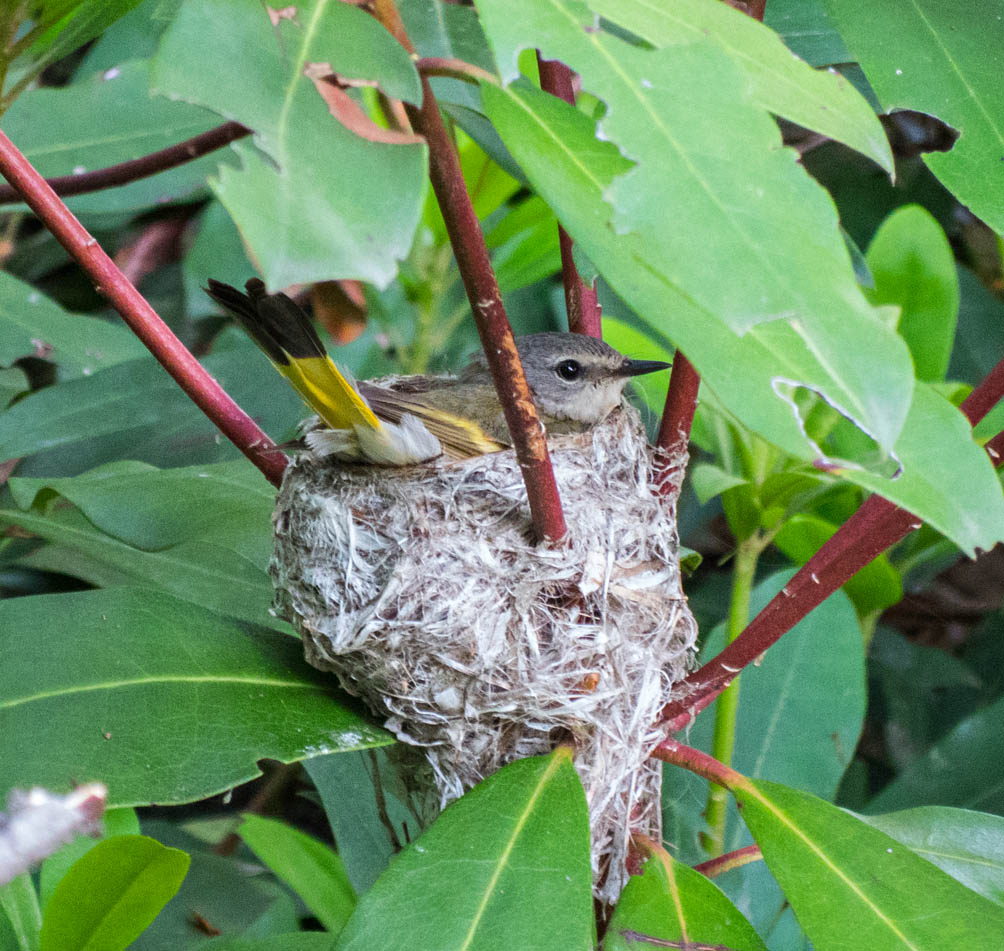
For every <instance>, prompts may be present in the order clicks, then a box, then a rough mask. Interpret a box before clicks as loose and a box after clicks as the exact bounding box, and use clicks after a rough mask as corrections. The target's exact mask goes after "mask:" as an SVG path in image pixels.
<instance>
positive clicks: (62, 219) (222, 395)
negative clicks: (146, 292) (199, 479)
mask: <svg viewBox="0 0 1004 951" xmlns="http://www.w3.org/2000/svg"><path fill="white" fill-rule="evenodd" d="M0 174H3V176H4V177H5V178H6V179H7V181H9V182H10V183H11V185H13V186H14V187H15V188H16V189H17V190H18V191H19V192H20V193H21V194H22V195H23V196H24V200H25V202H26V203H27V204H28V206H29V207H30V208H31V210H32V211H33V212H35V214H36V215H37V216H38V218H39V220H40V221H41V222H42V223H43V224H44V225H45V226H46V227H47V228H48V229H49V231H51V232H52V234H53V235H55V237H56V239H57V240H58V241H59V243H60V244H62V245H63V247H64V248H66V250H67V251H68V252H69V253H70V255H71V257H73V258H74V259H75V260H76V261H77V263H78V264H79V265H80V266H81V268H83V270H84V271H85V272H86V274H87V276H88V277H90V279H91V280H92V281H93V282H94V285H95V288H96V290H97V291H98V292H99V293H101V294H104V296H105V297H107V298H108V300H109V301H110V302H111V304H112V306H114V308H115V309H116V310H117V311H118V312H119V313H120V314H121V315H122V318H123V319H124V320H125V322H126V323H127V324H128V325H129V326H130V327H131V328H132V330H133V332H134V333H135V334H136V336H137V337H139V338H140V340H142V341H143V343H144V344H145V345H146V347H147V349H148V350H149V351H150V352H151V353H152V354H153V355H154V356H155V357H156V358H157V360H158V361H159V362H160V364H161V365H162V366H163V367H164V368H165V369H166V370H167V372H168V373H170V374H171V376H172V377H173V378H174V379H175V381H176V382H177V383H178V385H179V386H180V387H181V388H182V389H183V390H184V391H185V392H186V393H187V394H188V395H189V396H190V397H191V398H192V400H193V401H194V402H195V404H196V405H197V406H198V407H199V409H201V410H202V411H203V412H204V413H205V414H206V415H207V416H208V417H209V419H210V420H212V422H213V423H214V424H215V425H216V426H217V427H218V428H219V429H220V431H221V432H222V433H223V434H224V435H225V436H226V437H227V438H228V439H229V440H230V441H231V442H232V443H233V444H234V445H235V446H236V447H237V448H238V449H240V451H241V452H243V453H244V455H245V456H247V457H248V459H250V460H251V461H252V462H253V463H254V464H255V465H256V466H257V467H258V468H259V469H260V470H261V472H262V474H263V475H264V476H265V478H266V479H268V480H269V482H271V483H272V484H273V485H278V484H279V482H280V481H281V479H282V473H283V470H284V469H285V468H286V459H285V457H284V456H283V455H282V454H281V453H279V452H276V451H274V450H275V445H274V443H273V442H272V441H271V440H270V439H269V438H268V436H266V435H265V433H263V432H262V431H261V429H259V428H258V425H257V424H256V423H255V421H254V420H253V419H251V417H250V416H248V415H247V413H245V412H244V411H243V410H242V409H241V408H240V407H239V406H238V405H237V404H236V403H235V402H234V401H233V400H232V399H231V398H230V397H229V396H228V395H227V393H226V391H225V390H224V389H223V388H222V387H221V386H220V385H219V383H217V382H216V380H214V379H213V378H212V377H211V376H210V375H209V374H208V373H207V372H206V370H205V369H204V368H203V367H202V365H201V364H200V363H199V361H198V360H196V359H195V357H193V356H192V354H191V353H189V351H188V350H187V349H186V348H185V346H184V344H182V342H181V341H180V340H179V339H178V338H177V337H176V336H175V335H174V333H172V331H171V329H170V327H168V326H167V324H165V323H164V321H163V320H161V319H160V317H159V316H157V313H156V312H155V311H154V309H153V308H152V307H151V306H150V305H149V304H148V303H147V302H146V300H145V299H144V298H143V296H142V295H141V294H140V293H139V291H137V290H136V288H135V287H133V285H132V284H130V283H129V281H128V280H127V279H126V277H125V276H124V275H123V274H122V272H121V271H120V270H119V269H118V268H117V267H116V266H115V263H114V262H113V261H112V259H111V258H110V257H108V255H107V254H105V252H104V251H103V250H102V249H101V247H100V246H99V245H98V242H97V241H96V240H95V239H94V238H93V237H92V236H91V235H90V234H89V233H88V232H87V230H86V229H85V228H84V227H83V225H81V224H80V222H79V221H77V219H76V218H75V217H74V216H73V214H72V213H71V212H70V210H69V209H68V208H67V207H66V205H64V204H63V202H62V201H60V200H59V198H58V197H57V195H56V193H55V192H54V191H53V190H52V189H51V188H50V187H49V186H48V185H47V184H46V183H45V180H44V179H43V178H42V176H41V175H39V174H38V172H36V171H35V169H34V168H32V166H31V163H30V162H29V161H28V160H27V159H26V158H25V157H24V155H22V154H21V152H20V151H18V149H17V147H16V146H15V145H14V143H13V142H11V140H10V139H9V138H8V137H7V136H6V135H5V134H4V133H3V132H2V131H0Z"/></svg>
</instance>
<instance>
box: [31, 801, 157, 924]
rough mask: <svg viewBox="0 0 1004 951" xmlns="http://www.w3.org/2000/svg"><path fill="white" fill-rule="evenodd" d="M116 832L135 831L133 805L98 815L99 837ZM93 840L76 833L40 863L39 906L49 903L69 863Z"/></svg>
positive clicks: (136, 822) (127, 832) (82, 854)
mask: <svg viewBox="0 0 1004 951" xmlns="http://www.w3.org/2000/svg"><path fill="white" fill-rule="evenodd" d="M116 835H139V819H137V818H136V811H135V810H134V809H107V810H106V811H105V814H104V815H103V816H102V817H101V837H102V838H103V839H107V838H111V837H112V836H116ZM97 844H98V839H95V838H92V837H91V836H89V835H81V836H78V837H77V838H76V839H74V840H73V841H72V842H69V843H67V844H66V845H64V846H63V847H62V848H61V849H60V850H59V851H58V852H57V853H56V854H55V855H50V856H49V858H47V859H46V860H45V861H44V862H43V863H42V873H41V876H40V879H39V892H40V897H41V900H42V907H43V908H45V907H46V906H47V905H48V904H49V899H50V898H52V893H53V892H54V891H55V890H56V886H57V885H58V884H59V883H60V882H61V881H62V880H63V877H64V876H65V875H66V873H67V872H68V871H69V870H70V868H71V866H72V865H73V864H74V863H75V862H76V861H77V860H78V859H80V858H82V857H83V856H84V855H86V854H87V853H88V852H90V850H91V849H93V848H94V846H96V845H97Z"/></svg>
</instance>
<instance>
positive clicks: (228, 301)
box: [206, 278, 381, 430]
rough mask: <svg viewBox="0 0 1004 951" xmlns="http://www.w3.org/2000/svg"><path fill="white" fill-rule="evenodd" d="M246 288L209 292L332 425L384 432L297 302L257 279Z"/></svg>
mask: <svg viewBox="0 0 1004 951" xmlns="http://www.w3.org/2000/svg"><path fill="white" fill-rule="evenodd" d="M245 286H246V288H247V293H246V294H243V293H241V291H239V290H237V288H236V287H231V286H230V285H229V284H223V283H222V282H220V281H214V280H213V279H212V278H210V280H209V286H208V287H207V288H206V293H207V294H208V295H209V296H210V297H211V298H212V299H213V300H214V301H216V303H217V304H220V305H221V306H222V307H224V308H226V309H227V310H228V311H230V313H232V314H233V315H234V316H235V317H236V318H237V320H238V321H239V322H240V324H241V326H242V327H243V328H244V329H245V330H246V331H247V332H248V335H249V336H250V337H251V339H252V340H254V342H255V343H256V344H258V346H259V347H261V349H262V350H264V351H265V354H266V356H267V357H268V358H269V360H271V361H272V363H273V364H274V366H275V368H276V369H277V370H278V371H279V372H280V373H281V374H282V375H283V376H284V377H286V379H287V380H289V382H290V384H291V385H292V387H293V389H294V390H296V392H297V393H299V394H300V398H301V399H302V400H303V401H304V402H305V403H306V404H307V405H308V406H309V407H310V408H311V409H312V410H313V411H314V412H315V413H317V415H318V416H320V417H321V419H322V420H324V422H325V423H326V424H327V425H328V426H330V427H331V428H332V429H349V430H352V429H354V428H355V427H356V426H364V427H366V428H368V429H376V430H379V429H380V428H381V426H380V420H379V419H377V417H376V414H375V413H374V412H373V410H371V409H370V408H369V406H367V405H366V401H365V400H364V399H363V398H362V397H361V396H360V395H359V393H358V392H357V391H356V389H355V387H353V385H352V383H351V382H349V380H347V379H346V378H345V377H344V376H343V375H342V374H341V372H339V370H338V367H336V366H335V364H334V362H333V361H332V359H331V357H329V356H328V354H327V351H326V350H325V349H324V344H323V343H321V338H320V337H318V336H317V331H315V330H314V327H313V325H312V324H311V323H310V320H309V318H308V317H307V315H306V314H305V313H304V312H303V310H302V309H301V308H300V307H299V306H298V305H297V304H296V302H295V301H293V300H292V298H290V297H288V296H287V295H286V294H268V293H267V292H266V290H265V285H264V284H263V283H262V282H261V281H259V280H258V279H257V278H252V279H251V280H250V281H248V282H247V284H246V285H245Z"/></svg>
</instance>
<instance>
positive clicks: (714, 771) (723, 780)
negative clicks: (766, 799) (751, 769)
mask: <svg viewBox="0 0 1004 951" xmlns="http://www.w3.org/2000/svg"><path fill="white" fill-rule="evenodd" d="M652 755H653V756H654V757H655V758H656V759H661V760H662V761H663V762H664V763H672V764H673V765H674V766H682V767H683V768H684V769H689V770H690V771H691V772H692V773H697V775H698V776H703V777H704V778H705V779H706V780H708V781H709V782H712V783H716V784H717V785H719V786H724V787H725V788H726V789H731V788H732V787H733V786H736V785H745V784H747V779H746V777H745V776H743V774H742V773H737V772H736V771H735V770H734V769H732V768H731V767H730V766H726V765H725V764H724V763H720V762H719V761H718V760H716V759H715V758H714V757H713V756H709V755H708V754H707V753H704V752H702V751H701V750H695V749H694V748H693V747H692V746H684V745H683V744H682V743H678V742H677V741H676V740H672V739H670V740H663V741H662V743H660V744H659V746H658V747H657V748H656V749H655V750H654V751H653V753H652Z"/></svg>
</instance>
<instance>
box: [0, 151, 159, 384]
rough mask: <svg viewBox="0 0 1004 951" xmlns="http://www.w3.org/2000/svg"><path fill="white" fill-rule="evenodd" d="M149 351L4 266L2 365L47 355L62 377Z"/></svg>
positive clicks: (1, 278)
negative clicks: (67, 308) (60, 302)
mask: <svg viewBox="0 0 1004 951" xmlns="http://www.w3.org/2000/svg"><path fill="white" fill-rule="evenodd" d="M8 134H10V133H8ZM145 352H146V348H145V347H144V346H143V344H141V343H140V342H139V340H138V339H137V338H136V336H135V335H134V334H132V333H131V332H129V331H128V330H126V329H125V328H124V327H121V326H116V325H115V324H111V323H108V322H107V321H105V320H99V319H97V318H95V317H88V316H85V315H83V314H69V313H67V312H66V311H65V310H63V308H62V307H60V306H59V305H58V304H56V303H55V302H54V301H51V300H49V298H47V297H45V296H44V295H43V294H41V293H39V292H38V291H37V290H35V288H33V287H31V286H30V285H29V284H24V283H22V282H21V281H19V280H18V279H17V278H16V277H13V276H12V275H10V274H7V273H6V272H2V271H0V365H10V364H11V363H13V362H14V361H15V360H18V359H20V358H21V357H32V356H34V357H44V358H45V359H47V360H51V361H52V362H53V363H55V364H56V365H57V366H58V367H59V374H60V376H61V377H64V378H72V377H78V376H89V375H90V374H92V373H96V372H97V371H98V370H101V369H103V368H105V367H109V366H113V365H114V364H116V363H121V362H122V361H123V360H132V359H134V358H136V357H138V356H140V355H141V354H143V353H145Z"/></svg>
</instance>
